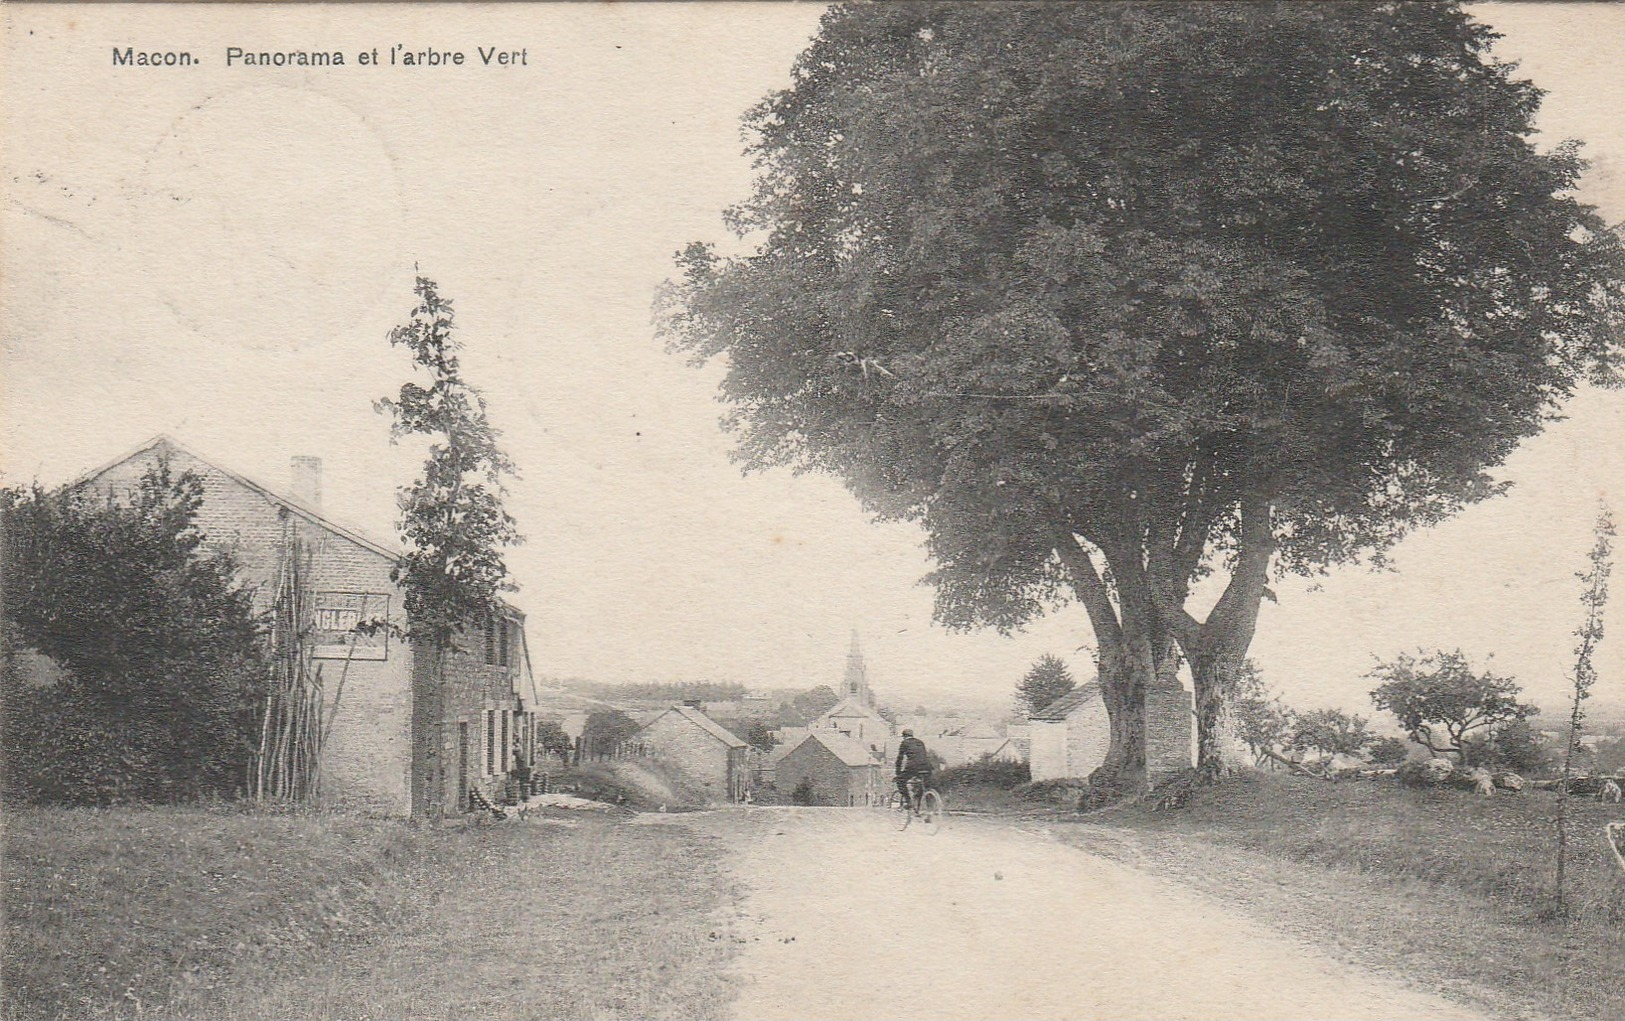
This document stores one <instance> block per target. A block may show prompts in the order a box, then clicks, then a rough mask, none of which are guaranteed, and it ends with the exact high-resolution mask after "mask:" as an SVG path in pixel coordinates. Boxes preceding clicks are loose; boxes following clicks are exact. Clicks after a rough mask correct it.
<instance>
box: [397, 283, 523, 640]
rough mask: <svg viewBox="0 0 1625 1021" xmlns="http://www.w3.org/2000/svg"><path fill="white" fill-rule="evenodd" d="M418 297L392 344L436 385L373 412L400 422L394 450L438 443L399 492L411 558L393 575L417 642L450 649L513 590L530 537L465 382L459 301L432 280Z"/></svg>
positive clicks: (403, 393) (406, 386)
mask: <svg viewBox="0 0 1625 1021" xmlns="http://www.w3.org/2000/svg"><path fill="white" fill-rule="evenodd" d="M416 292H417V295H418V304H417V307H415V308H414V309H413V310H412V314H411V318H410V319H408V320H407V322H406V323H404V324H402V325H400V326H397V327H395V328H394V329H393V330H391V331H390V333H389V342H390V344H391V345H396V344H398V345H402V346H404V347H405V348H407V350H409V351H410V352H411V353H412V362H413V364H414V365H416V366H417V367H418V368H419V369H420V370H422V371H424V372H426V373H427V374H428V377H429V385H428V386H427V387H425V386H422V385H420V384H419V383H417V382H407V383H403V384H402V385H401V389H400V393H399V394H398V395H397V396H396V397H395V398H393V399H391V398H387V397H386V398H383V399H381V400H379V401H377V402H375V404H374V407H375V408H376V409H377V410H378V411H379V412H380V413H381V414H388V415H390V416H391V418H392V419H393V423H392V425H391V426H390V439H391V441H392V442H394V441H398V440H400V439H401V438H402V437H404V436H426V437H428V438H429V439H430V444H429V453H428V457H427V458H426V459H425V461H424V464H423V475H422V476H421V477H420V478H419V479H418V480H417V481H416V482H414V483H412V484H411V485H410V486H405V487H403V488H402V489H401V490H400V493H399V497H398V502H399V504H400V509H401V520H400V534H401V538H402V539H403V540H404V541H405V543H406V545H407V553H406V555H405V556H404V557H403V558H402V559H401V563H400V565H399V566H398V567H396V568H395V570H394V571H393V572H392V575H391V576H392V577H393V578H394V580H395V581H396V582H397V583H398V584H399V585H400V586H401V587H402V589H403V590H404V591H405V603H406V613H407V618H408V621H409V624H408V629H409V631H410V634H411V637H413V638H415V639H418V640H421V641H424V642H426V643H428V644H429V645H430V646H431V647H433V648H434V649H436V650H437V651H444V650H445V649H448V648H451V647H452V646H453V643H454V642H455V640H456V638H457V637H458V636H459V635H460V634H461V633H462V632H463V631H464V630H465V629H467V628H468V627H470V626H471V625H473V624H476V623H478V622H480V621H483V620H484V619H485V618H486V616H487V615H488V614H490V613H491V612H492V611H493V608H494V604H495V603H496V600H497V593H498V592H499V591H503V590H506V589H509V588H511V586H510V585H509V584H508V582H507V578H508V568H507V564H506V563H505V562H504V560H503V557H502V550H503V549H504V548H506V547H509V546H515V545H518V544H519V543H520V542H522V541H523V539H522V538H521V536H520V535H519V531H518V529H517V528H516V527H515V525H514V521H513V518H511V517H509V516H508V513H507V512H506V511H505V510H503V508H502V497H503V495H504V493H505V492H506V490H505V489H504V487H503V481H502V480H503V479H504V477H514V476H515V475H516V472H515V469H514V465H513V462H512V461H510V460H509V459H508V456H507V455H506V454H505V453H503V452H502V450H501V449H500V448H499V447H498V446H497V437H498V435H499V434H498V433H497V430H496V429H494V428H492V426H491V424H490V422H489V421H487V419H486V413H485V398H484V397H483V396H481V394H480V391H479V390H477V389H475V388H474V387H473V386H471V385H469V383H468V382H467V381H466V380H464V379H463V374H462V365H461V363H460V362H459V360H458V357H457V352H458V351H459V350H460V349H461V348H462V344H461V343H459V342H458V341H457V339H456V338H455V337H454V336H453V335H452V331H453V329H454V327H455V323H454V315H453V311H452V303H451V300H450V299H448V298H442V297H441V296H440V294H439V292H438V291H437V290H436V288H435V284H434V281H432V280H429V279H427V278H426V277H418V278H417V287H416Z"/></svg>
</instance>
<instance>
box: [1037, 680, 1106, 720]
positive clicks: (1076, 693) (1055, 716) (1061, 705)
mask: <svg viewBox="0 0 1625 1021" xmlns="http://www.w3.org/2000/svg"><path fill="white" fill-rule="evenodd" d="M1099 697H1100V682H1099V681H1090V682H1089V683H1088V684H1080V685H1078V686H1077V687H1076V688H1073V689H1072V690H1071V691H1069V692H1067V693H1066V694H1065V695H1062V696H1061V697H1060V698H1058V699H1056V700H1055V701H1053V702H1051V703H1050V704H1049V705H1047V706H1045V707H1044V708H1042V709H1040V710H1038V711H1037V712H1035V713H1029V714H1028V715H1027V718H1028V719H1029V720H1046V721H1053V722H1056V723H1060V722H1064V721H1065V720H1066V718H1067V717H1068V716H1069V715H1071V714H1072V711H1073V710H1074V709H1077V708H1078V707H1079V706H1081V705H1083V704H1084V703H1085V702H1088V701H1091V700H1092V699H1096V698H1099Z"/></svg>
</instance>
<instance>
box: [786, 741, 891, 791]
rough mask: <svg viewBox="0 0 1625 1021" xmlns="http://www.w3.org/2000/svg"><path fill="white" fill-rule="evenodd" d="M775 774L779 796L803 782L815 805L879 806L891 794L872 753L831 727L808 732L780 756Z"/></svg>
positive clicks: (876, 759) (800, 785)
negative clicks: (882, 779)
mask: <svg viewBox="0 0 1625 1021" xmlns="http://www.w3.org/2000/svg"><path fill="white" fill-rule="evenodd" d="M775 774H776V782H777V785H778V789H779V793H780V795H781V796H784V797H789V796H791V795H792V794H793V793H794V792H795V790H796V789H797V788H798V787H802V785H803V784H805V785H806V786H805V788H804V789H805V790H806V791H807V793H808V794H809V795H810V796H811V803H812V804H814V805H848V806H851V805H878V804H881V803H883V802H884V801H885V799H886V798H887V796H888V795H889V793H890V791H889V788H887V787H885V786H884V785H883V784H882V781H881V775H882V774H881V764H880V759H879V758H877V757H876V755H875V753H874V752H872V751H870V750H869V749H868V748H865V747H864V746H863V745H861V744H859V743H858V742H857V741H856V740H854V739H852V738H850V737H847V736H846V735H845V734H841V733H839V732H836V731H832V730H817V729H815V730H811V731H809V732H808V733H807V734H806V736H804V737H802V739H801V740H800V741H799V742H797V743H796V745H795V746H794V747H792V748H790V749H789V750H788V751H786V752H785V753H784V754H783V755H781V756H779V759H778V764H777V766H776V767H775Z"/></svg>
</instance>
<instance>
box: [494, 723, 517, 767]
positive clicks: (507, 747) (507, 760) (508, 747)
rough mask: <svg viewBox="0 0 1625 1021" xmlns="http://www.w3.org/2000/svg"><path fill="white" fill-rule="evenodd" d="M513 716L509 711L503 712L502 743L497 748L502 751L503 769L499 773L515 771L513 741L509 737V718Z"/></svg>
mask: <svg viewBox="0 0 1625 1021" xmlns="http://www.w3.org/2000/svg"><path fill="white" fill-rule="evenodd" d="M510 715H511V713H510V711H509V710H507V709H504V710H502V743H501V744H500V745H498V746H497V747H498V748H499V749H501V752H502V754H501V756H499V758H500V759H501V763H502V766H501V769H500V770H499V772H503V773H507V772H511V771H512V770H513V762H512V759H513V755H512V751H513V741H512V739H510V738H509V737H508V718H509V716H510Z"/></svg>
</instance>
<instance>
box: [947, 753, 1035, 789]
mask: <svg viewBox="0 0 1625 1021" xmlns="http://www.w3.org/2000/svg"><path fill="white" fill-rule="evenodd" d="M1032 778H1033V774H1032V769H1031V767H1029V766H1028V765H1027V763H1025V762H1008V761H1005V760H1002V759H990V758H987V757H983V758H981V759H978V760H977V761H975V762H967V763H965V764H964V765H962V766H952V767H949V768H948V769H944V770H943V771H942V772H940V773H938V774H936V776H935V777H934V778H933V780H932V784H933V786H935V787H936V788H937V789H938V790H941V791H952V790H962V789H964V788H966V787H997V788H999V789H1000V790H1007V791H1008V790H1014V789H1015V788H1017V787H1020V786H1021V785H1022V784H1025V783H1030V782H1031V781H1032Z"/></svg>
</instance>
